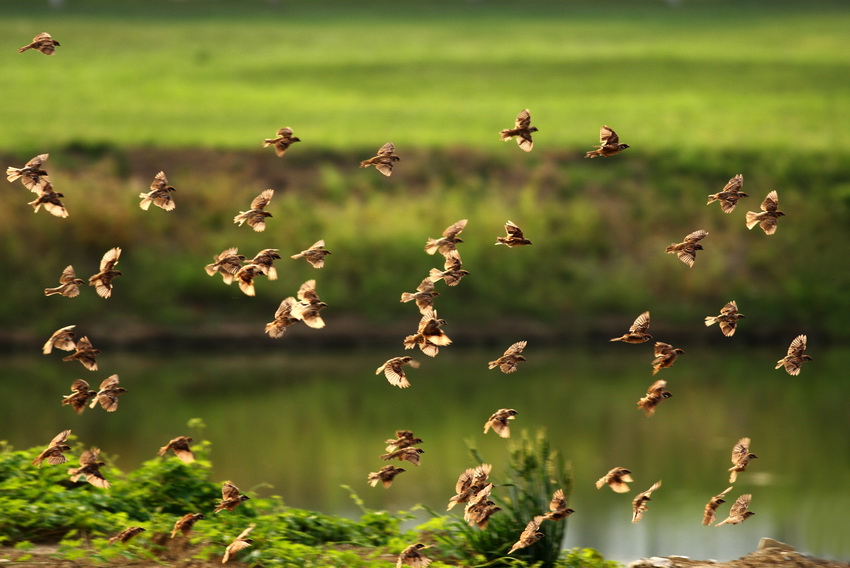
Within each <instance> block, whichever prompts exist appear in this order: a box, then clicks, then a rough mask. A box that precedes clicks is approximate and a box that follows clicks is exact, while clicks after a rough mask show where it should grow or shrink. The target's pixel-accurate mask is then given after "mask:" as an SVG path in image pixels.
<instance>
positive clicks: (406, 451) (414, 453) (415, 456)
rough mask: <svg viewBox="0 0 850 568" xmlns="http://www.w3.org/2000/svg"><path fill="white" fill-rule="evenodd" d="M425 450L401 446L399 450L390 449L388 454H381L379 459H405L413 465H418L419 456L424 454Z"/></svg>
mask: <svg viewBox="0 0 850 568" xmlns="http://www.w3.org/2000/svg"><path fill="white" fill-rule="evenodd" d="M424 453H425V450H423V449H421V448H412V447H410V448H401V449H400V450H395V451H392V452H390V453H388V454H381V456H380V457H381V459H382V460H384V461H389V460H407V461H409V462H410V463H412V464H413V465H419V456H420V454H424Z"/></svg>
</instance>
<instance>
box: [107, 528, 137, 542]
mask: <svg viewBox="0 0 850 568" xmlns="http://www.w3.org/2000/svg"><path fill="white" fill-rule="evenodd" d="M142 532H145V529H143V528H142V527H129V528H126V529H124V530H123V531H121V532H120V533H118V534H117V535H115V536H113V537H112V538H110V539H109V544H113V543H114V542H115V541H119V542H121V543H122V544H123V543H125V542H127V541H128V540H130V539H131V538H133V537H134V536H136V535H137V534H139V533H142Z"/></svg>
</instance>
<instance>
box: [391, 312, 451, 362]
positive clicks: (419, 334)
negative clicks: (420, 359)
mask: <svg viewBox="0 0 850 568" xmlns="http://www.w3.org/2000/svg"><path fill="white" fill-rule="evenodd" d="M444 325H446V320H444V319H439V318H437V310H434V309H432V308H428V309H427V310H425V311H424V312H422V318H421V319H420V320H419V328H418V329H417V330H416V333H415V334H413V335H408V336H407V337H405V338H404V342H403V343H404V348H405V349H413V348H414V347H416V346H417V345H418V346H419V349H420V350H421V351H422V352H423V353H424V354H425V355H428V356H429V357H434V356H436V355H437V353H438V352H439V350H440V347H445V346H447V345H451V343H452V340H451V339H449V336H448V335H446V334H445V333H444V332H443V330H442V329H440V327H441V326H444Z"/></svg>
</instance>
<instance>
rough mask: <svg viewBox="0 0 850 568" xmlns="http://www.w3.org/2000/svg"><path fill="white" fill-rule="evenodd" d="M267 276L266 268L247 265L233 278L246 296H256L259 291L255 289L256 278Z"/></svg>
mask: <svg viewBox="0 0 850 568" xmlns="http://www.w3.org/2000/svg"><path fill="white" fill-rule="evenodd" d="M263 274H265V268H263V267H262V266H260V265H259V264H246V265H245V266H243V267H242V268H240V269H239V270H237V271H236V274H234V275H233V278H234V279H235V280H236V283H237V284H239V289H240V290H242V293H243V294H245V295H246V296H255V295H256V294H257V291H256V290H255V289H254V278H256V277H257V276H262V275H263Z"/></svg>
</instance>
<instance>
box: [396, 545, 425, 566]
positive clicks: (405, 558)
mask: <svg viewBox="0 0 850 568" xmlns="http://www.w3.org/2000/svg"><path fill="white" fill-rule="evenodd" d="M425 548H428V546H426V545H424V544H422V543H421V542H417V543H416V544H411V545H410V546H408V547H407V548H405V549H404V550H402V551H401V554H399V555H398V561H397V562H396V563H395V565H396V568H402V566H404V565H407V566H412V567H413V568H425V567H426V566H428V565H429V564H430V563H431V559H430V558H425V556H424V555H423V554H422V552H421V551H422V550H423V549H425Z"/></svg>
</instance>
